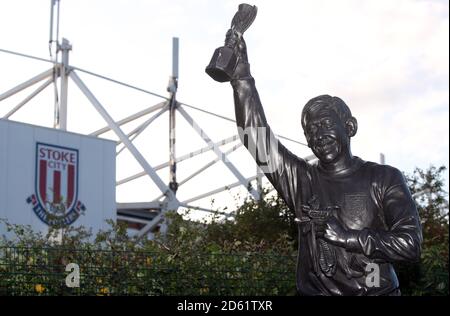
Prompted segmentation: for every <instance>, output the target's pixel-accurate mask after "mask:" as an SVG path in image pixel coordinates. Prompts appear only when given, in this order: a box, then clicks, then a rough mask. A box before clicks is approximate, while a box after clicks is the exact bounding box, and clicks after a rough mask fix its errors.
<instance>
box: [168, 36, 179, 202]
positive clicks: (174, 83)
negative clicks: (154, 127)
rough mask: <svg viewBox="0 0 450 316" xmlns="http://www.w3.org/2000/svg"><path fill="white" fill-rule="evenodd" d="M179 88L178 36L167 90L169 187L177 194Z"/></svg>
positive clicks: (174, 46) (173, 45) (173, 46)
mask: <svg viewBox="0 0 450 316" xmlns="http://www.w3.org/2000/svg"><path fill="white" fill-rule="evenodd" d="M177 88H178V38H177V37H174V38H173V39H172V76H171V77H170V80H169V86H168V87H167V91H168V92H169V93H170V101H169V188H170V189H171V190H172V191H173V193H174V194H175V193H176V192H177V189H178V183H177V162H176V157H175V142H176V134H175V127H176V125H175V123H176V121H175V114H176V108H177V100H176V94H177Z"/></svg>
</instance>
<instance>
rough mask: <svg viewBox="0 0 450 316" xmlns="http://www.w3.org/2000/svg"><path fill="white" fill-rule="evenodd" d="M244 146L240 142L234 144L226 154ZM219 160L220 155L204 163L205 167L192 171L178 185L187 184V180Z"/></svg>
mask: <svg viewBox="0 0 450 316" xmlns="http://www.w3.org/2000/svg"><path fill="white" fill-rule="evenodd" d="M241 146H242V143H239V144H237V145H235V146H233V147H232V148H231V149H229V150H228V151H226V152H225V153H224V155H228V154H230V153H232V152H233V151H235V150H236V149H238V148H239V147H241ZM218 161H219V157H216V158H215V159H213V160H211V161H210V162H208V163H207V164H206V165H204V166H203V167H201V168H200V169H198V170H197V171H195V172H194V173H192V174H191V175H189V176H187V177H186V178H185V179H183V181H180V182H179V183H178V187H180V186H182V185H183V184H185V183H186V182H188V181H189V180H191V179H192V178H194V177H195V176H197V175H198V174H200V173H202V172H203V171H205V170H206V169H208V168H209V167H211V166H212V165H214V164H215V163H216V162H218Z"/></svg>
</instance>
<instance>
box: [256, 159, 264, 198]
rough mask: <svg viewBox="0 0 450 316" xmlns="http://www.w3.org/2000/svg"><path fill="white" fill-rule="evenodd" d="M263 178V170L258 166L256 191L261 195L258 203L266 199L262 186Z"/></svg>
mask: <svg viewBox="0 0 450 316" xmlns="http://www.w3.org/2000/svg"><path fill="white" fill-rule="evenodd" d="M263 176H264V173H262V172H261V169H260V168H259V166H256V191H257V192H258V194H259V199H258V201H262V200H263V199H264V196H263V186H262V179H263Z"/></svg>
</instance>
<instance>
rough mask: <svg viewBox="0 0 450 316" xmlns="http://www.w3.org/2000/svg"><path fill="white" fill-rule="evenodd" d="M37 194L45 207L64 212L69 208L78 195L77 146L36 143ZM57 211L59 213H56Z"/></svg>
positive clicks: (70, 208) (49, 209)
mask: <svg viewBox="0 0 450 316" xmlns="http://www.w3.org/2000/svg"><path fill="white" fill-rule="evenodd" d="M36 145H37V147H36V195H37V198H38V201H39V202H40V204H41V206H42V208H44V209H45V210H47V211H52V212H54V211H55V210H58V211H59V212H62V213H63V214H58V215H60V216H61V215H64V214H65V213H67V212H70V211H71V210H72V209H73V208H74V206H75V203H76V201H77V195H78V150H76V149H72V148H67V147H60V146H55V145H49V144H44V143H37V144H36ZM55 215H56V214H55Z"/></svg>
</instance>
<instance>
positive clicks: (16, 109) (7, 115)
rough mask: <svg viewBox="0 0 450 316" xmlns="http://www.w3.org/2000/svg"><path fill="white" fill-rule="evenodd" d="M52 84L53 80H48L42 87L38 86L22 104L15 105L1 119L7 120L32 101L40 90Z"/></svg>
mask: <svg viewBox="0 0 450 316" xmlns="http://www.w3.org/2000/svg"><path fill="white" fill-rule="evenodd" d="M52 82H53V78H50V79H48V80H47V81H46V82H44V84H43V85H41V86H39V87H38V88H37V89H36V90H34V91H33V92H32V93H31V94H30V95H29V96H28V97H26V98H25V99H24V100H23V101H22V102H20V103H19V104H17V105H16V106H15V107H14V108H13V109H12V110H11V111H9V112H8V113H6V114H5V116H3V118H5V119H8V118H9V117H10V116H11V115H13V114H14V113H16V112H17V111H18V110H20V109H21V108H22V107H23V106H24V105H25V104H27V103H28V102H29V101H30V100H31V99H33V98H34V97H35V96H36V95H38V94H39V93H40V92H42V90H44V89H45V88H47V87H48V86H49V85H50V84H51V83H52Z"/></svg>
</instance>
